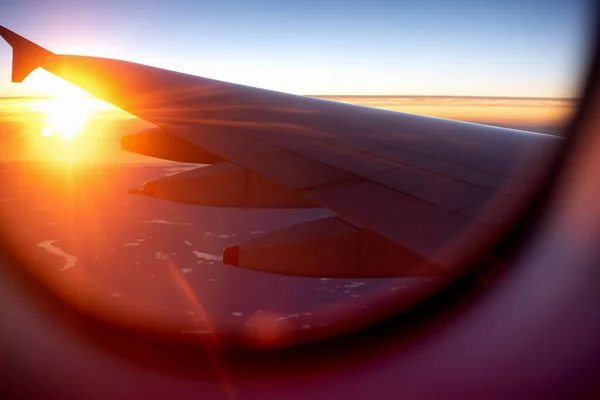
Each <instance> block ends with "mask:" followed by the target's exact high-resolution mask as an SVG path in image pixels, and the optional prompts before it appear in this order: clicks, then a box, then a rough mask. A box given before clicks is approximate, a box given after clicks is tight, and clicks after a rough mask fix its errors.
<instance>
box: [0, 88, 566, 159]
mask: <svg viewBox="0 0 600 400" xmlns="http://www.w3.org/2000/svg"><path fill="white" fill-rule="evenodd" d="M319 97H321V98H326V99H330V100H336V101H342V102H348V103H354V104H359V105H364V106H370V107H378V108H384V109H390V110H394V111H402V112H408V113H415V114H421V115H428V116H434V117H441V118H450V119H458V120H463V121H471V122H478V123H486V124H491V125H503V126H508V127H513V128H516V129H525V130H532V131H537V132H544V133H553V134H557V133H558V134H559V133H560V127H561V125H562V124H563V123H564V122H566V121H567V120H568V118H569V117H570V116H571V114H572V112H573V110H574V109H575V105H576V102H575V101H574V100H566V99H526V98H475V97H470V98H469V97H408V96H319ZM76 101H77V102H78V103H82V104H85V105H86V107H87V108H89V112H87V113H86V116H85V119H83V120H81V121H79V124H80V125H81V127H80V132H78V133H77V134H76V135H73V137H70V138H66V137H60V135H54V136H53V137H46V136H45V135H43V134H42V133H43V132H47V131H48V129H49V128H48V126H49V125H52V122H53V121H56V120H57V119H59V121H58V122H59V124H58V125H59V126H58V129H60V128H61V127H60V122H62V123H63V125H64V124H65V123H66V124H67V128H72V126H71V125H73V124H72V123H71V116H72V113H73V111H74V110H73V107H71V106H69V107H67V108H68V109H65V110H63V112H61V111H60V109H59V110H58V115H57V110H56V108H57V107H56V104H57V103H56V100H55V99H53V98H27V97H24V98H4V99H2V98H0V148H2V151H0V161H7V160H12V161H14V160H36V161H50V160H54V161H57V160H60V161H108V162H126V163H129V162H156V161H160V162H164V161H162V160H156V159H152V158H149V157H145V156H139V155H136V154H131V153H127V152H124V151H122V150H120V148H119V144H118V138H119V137H120V136H123V135H126V134H129V133H133V132H136V131H140V130H142V129H146V128H148V127H150V126H151V125H150V124H148V123H147V122H145V121H142V120H139V119H138V118H136V117H133V116H132V115H130V114H128V113H126V112H124V111H122V110H119V109H117V108H115V107H113V106H111V105H110V104H108V103H105V102H102V101H99V100H96V99H94V98H91V97H86V98H84V99H82V100H76ZM59 104H60V103H59ZM67 105H68V103H67ZM61 118H62V121H61V120H60V119H61ZM79 119H81V116H79ZM77 126H79V125H77ZM44 129H45V131H44ZM57 136H58V137H57Z"/></svg>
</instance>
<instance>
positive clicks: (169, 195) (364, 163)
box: [0, 27, 561, 277]
mask: <svg viewBox="0 0 600 400" xmlns="http://www.w3.org/2000/svg"><path fill="white" fill-rule="evenodd" d="M0 35H1V36H3V37H4V38H5V39H6V40H7V41H8V43H9V44H10V45H11V46H12V47H13V81H17V82H21V81H22V80H23V79H24V78H25V77H26V76H27V75H28V74H29V73H30V72H31V71H33V70H34V69H35V68H37V67H42V68H44V69H46V70H48V71H49V72H51V73H54V74H55V75H57V76H59V77H61V78H63V79H65V80H67V81H69V82H71V83H73V84H75V85H77V86H79V87H81V88H83V89H84V90H87V91H88V92H90V93H91V94H93V95H95V96H96V97H98V98H100V99H102V100H105V101H107V102H109V103H111V104H113V105H115V106H117V107H120V108H122V109H124V110H126V111H128V112H130V113H131V114H134V115H136V116H138V117H140V118H142V119H145V120H147V121H148V122H151V123H153V124H155V125H156V126H157V127H158V128H157V129H156V130H152V131H149V132H142V133H140V134H134V135H137V136H134V135H130V136H126V137H124V138H122V142H121V144H122V147H123V148H124V149H127V150H130V151H135V152H140V153H142V154H147V155H153V156H156V157H161V158H166V159H172V160H179V161H182V160H183V161H188V162H199V163H203V164H205V163H208V164H215V165H213V166H212V167H209V169H204V170H194V171H191V172H186V173H184V174H182V175H180V176H177V175H176V176H171V177H169V178H168V179H159V180H157V181H154V182H149V183H147V184H146V190H142V191H141V192H142V193H145V194H149V195H153V196H155V197H161V198H166V199H170V200H173V201H179V202H187V203H194V204H203V205H213V206H227V207H239V206H251V207H283V208H297V207H315V206H320V207H326V208H329V209H331V210H333V211H334V212H335V213H336V214H337V215H336V217H335V218H329V219H325V220H319V221H313V222H309V223H305V224H301V225H298V226H296V227H292V228H288V229H286V230H284V231H281V232H277V233H275V234H270V235H265V237H263V238H259V239H254V240H252V241H250V242H248V243H242V244H239V245H236V246H233V247H231V248H228V249H225V252H224V261H225V262H226V263H228V264H231V265H237V266H240V267H245V268H250V269H255V270H261V271H266V272H274V273H283V274H291V275H297V276H320V277H406V276H422V275H444V274H447V273H448V272H449V271H452V270H453V269H454V268H456V261H457V260H458V259H459V258H460V257H459V255H460V254H463V253H465V251H466V250H467V249H468V250H469V251H471V252H472V249H473V238H474V237H478V236H479V237H481V236H485V233H486V232H489V231H490V227H494V226H497V225H499V224H501V223H502V219H503V218H506V217H507V215H508V214H507V212H506V210H511V209H512V208H511V206H514V205H515V204H517V197H516V195H517V194H519V193H521V192H522V190H523V189H524V188H527V187H528V186H530V182H532V180H533V179H534V178H535V177H536V176H537V175H538V174H539V173H540V172H541V171H542V169H543V168H542V167H543V166H544V164H545V162H547V160H548V159H550V158H551V156H552V155H553V153H554V152H555V151H556V150H557V148H558V146H559V145H560V143H561V139H559V138H557V137H552V136H549V135H542V134H535V133H530V132H523V131H517V130H511V129H503V128H497V127H491V126H485V125H478V124H471V123H465V122H458V121H451V120H444V119H438V118H431V117H423V116H418V115H412V114H405V113H399V112H392V111H385V110H378V109H373V108H368V107H360V106H353V105H349V104H342V103H337V102H333V101H327V100H321V99H315V98H310V97H304V96H297V95H291V94H285V93H280V92H274V91H270V90H264V89H258V88H253V87H248V86H243V85H237V84H232V83H228V82H222V81H217V80H213V79H208V78H202V77H198V76H193V75H189V74H183V73H178V72H174V71H169V70H164V69H160V68H155V67H150V66H147V65H141V64H136V63H131V62H127V61H121V60H113V59H106V58H96V57H84V56H71V55H60V54H54V53H52V52H50V51H48V50H46V49H43V48H42V47H40V46H38V45H36V44H35V43H33V42H31V41H29V40H27V39H25V38H23V37H21V36H19V35H17V34H15V33H14V32H12V31H10V30H8V29H6V28H3V27H0ZM206 183H210V186H211V187H214V188H215V190H214V192H213V193H212V194H207V193H206V192H205V191H199V190H194V189H195V188H197V187H198V186H199V185H206ZM204 187H206V186H204ZM491 210H492V211H493V212H492V211H491ZM498 210H503V211H505V212H497V211H498ZM286 255H287V256H286ZM290 255H292V256H290Z"/></svg>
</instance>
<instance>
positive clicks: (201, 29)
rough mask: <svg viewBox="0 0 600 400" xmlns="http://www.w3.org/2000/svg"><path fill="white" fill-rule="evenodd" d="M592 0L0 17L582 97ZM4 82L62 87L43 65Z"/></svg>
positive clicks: (425, 1) (240, 71) (353, 76)
mask: <svg viewBox="0 0 600 400" xmlns="http://www.w3.org/2000/svg"><path fill="white" fill-rule="evenodd" d="M591 8H592V3H591V2H587V1H583V0H504V1H495V0H488V1H467V0H464V1H455V2H452V1H449V0H418V1H401V0H299V1H286V0H220V1H214V0H171V1H164V0H160V1H158V0H146V1H140V0H138V1H127V0H104V1H93V2H92V1H90V2H87V1H80V0H3V1H2V2H1V3H0V16H1V17H0V24H2V25H4V26H6V27H7V28H9V29H12V30H14V31H16V32H17V33H19V34H22V35H23V36H25V37H27V38H29V39H31V40H33V41H35V42H37V43H38V44H40V45H42V46H44V47H46V48H48V49H49V50H51V51H54V52H57V53H68V54H82V55H94V56H101V57H111V58H119V59H124V60H128V61H134V62H139V63H144V64H149V65H154V66H158V67H162V68H167V69H172V70H176V71H182V72H186V73H192V74H196V75H201V76H206V77H210V78H214V79H220V80H226V81H231V82H236V83H242V84H247V85H251V86H256V87H262V88H268V89H274V90H280V91H284V92H291V93H298V94H322V95H335V94H345V95H366V94H371V95H435V96H516V97H577V96H578V94H579V85H580V83H581V79H582V78H583V76H584V75H583V74H584V72H585V67H586V63H587V57H588V52H589V45H590V39H591V37H590V36H591V32H592V28H593V27H594V24H595V21H593V20H592V17H591V16H592V15H594V14H595V13H594V12H593V10H591ZM11 54H12V52H11V49H10V47H9V46H8V45H6V44H4V43H0V96H21V95H40V94H44V95H45V94H51V95H52V94H57V93H59V92H60V91H62V90H64V88H65V85H66V84H64V83H62V81H60V80H59V79H58V78H54V77H52V76H50V74H48V73H45V72H44V71H40V70H38V71H35V72H34V73H33V74H32V75H31V76H30V77H29V78H28V79H27V80H26V81H25V83H24V84H21V85H19V84H13V83H10V59H11Z"/></svg>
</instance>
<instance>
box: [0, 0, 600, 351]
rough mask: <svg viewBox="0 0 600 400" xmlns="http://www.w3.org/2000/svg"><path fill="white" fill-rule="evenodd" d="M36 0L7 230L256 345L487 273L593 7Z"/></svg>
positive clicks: (8, 239) (20, 65)
mask: <svg viewBox="0 0 600 400" xmlns="http://www.w3.org/2000/svg"><path fill="white" fill-rule="evenodd" d="M34 3H39V4H38V6H39V7H40V9H41V10H46V8H47V7H48V4H51V3H53V2H42V1H39V2H36V1H34V2H29V3H26V4H25V3H24V4H19V5H17V6H15V7H14V9H11V10H10V12H8V14H7V15H6V17H7V18H5V19H3V23H4V24H5V25H6V28H0V33H1V34H2V36H3V37H4V39H6V41H7V42H8V44H7V45H4V44H3V45H1V47H0V65H1V67H0V95H1V96H2V98H0V110H1V113H0V218H1V221H2V224H1V228H0V229H1V234H2V237H1V240H2V244H1V245H2V251H6V252H10V253H11V254H13V255H14V256H15V257H16V258H17V259H18V260H19V261H20V263H21V264H22V266H23V268H26V269H27V270H28V272H29V273H30V274H31V275H32V276H35V277H36V278H37V279H39V280H40V281H41V282H43V283H44V284H45V285H47V286H48V287H50V288H51V289H52V290H53V291H54V292H55V293H56V294H57V295H58V296H60V297H61V298H63V299H65V300H67V301H69V302H70V303H71V304H73V305H74V306H75V307H77V308H80V309H82V310H84V311H86V312H89V313H91V314H92V315H95V316H98V317H100V318H102V319H104V320H107V321H109V322H111V323H115V324H118V325H120V326H126V327H136V328H143V329H146V330H148V331H152V332H168V333H170V334H174V335H176V336H177V337H178V338H180V339H181V340H184V341H190V342H194V341H198V340H202V341H209V342H211V341H212V342H214V343H215V344H219V345H225V346H242V347H259V348H272V347H281V346H288V345H293V344H297V343H303V342H308V341H315V340H319V339H322V338H325V337H331V336H333V335H336V334H340V333H343V332H346V331H348V330H352V329H356V328H359V327H361V326H364V325H365V324H368V323H370V322H374V321H377V320H378V319H380V318H382V317H384V316H386V315H389V314H390V313H394V312H400V311H402V310H406V309H408V308H410V307H412V306H414V305H415V304H417V303H419V302H420V301H422V300H424V299H426V298H428V297H429V296H431V295H432V294H434V293H436V292H437V291H439V290H440V289H441V288H442V287H444V286H445V285H447V284H448V283H449V282H451V281H452V280H454V279H455V278H456V277H457V276H459V275H460V274H462V273H464V272H465V271H466V270H467V269H468V268H470V267H471V266H473V265H477V264H478V265H481V270H480V272H479V276H480V278H481V280H482V282H485V283H486V284H493V281H494V276H495V273H496V270H495V269H497V268H500V267H499V266H500V265H502V262H501V260H496V259H495V258H494V256H493V255H490V254H489V249H490V248H491V246H492V245H493V243H494V241H495V240H497V239H498V238H499V237H500V236H501V235H502V233H503V232H505V230H506V229H507V227H508V225H509V224H510V223H511V222H513V221H514V220H515V218H516V217H517V216H518V213H519V212H520V211H521V210H522V207H524V206H525V205H526V204H527V199H528V198H529V196H531V195H532V194H533V193H534V192H535V191H536V189H537V188H538V185H539V183H540V181H541V179H542V178H543V176H544V172H545V171H546V167H547V166H548V165H550V164H551V163H552V161H553V160H554V157H555V156H556V154H558V152H559V151H560V149H561V148H562V145H563V142H564V129H565V127H566V126H567V125H568V123H569V121H570V120H571V117H572V116H573V114H574V111H575V110H576V107H577V104H578V99H579V97H580V95H581V94H580V92H581V86H582V84H583V83H584V82H585V78H586V72H587V71H586V67H587V63H588V57H589V56H590V54H589V51H590V47H591V44H592V43H591V32H592V27H593V24H594V23H595V21H593V20H592V17H591V15H593V13H592V12H590V8H591V7H592V5H591V4H588V3H587V2H584V1H572V0H565V1H562V0H561V1H553V2H545V1H534V0H530V1H524V0H520V1H505V2H470V1H456V2H446V1H433V0H432V1H407V2H390V1H384V0H382V1H378V0H365V1H362V0H357V1H352V2H338V1H333V0H332V1H323V0H320V1H312V0H311V1H301V2H281V3H280V2H271V1H234V0H232V1H224V2H218V3H215V4H212V3H211V7H210V10H209V11H210V12H208V11H207V10H206V9H203V7H205V6H206V4H204V3H202V2H198V4H194V5H192V4H188V5H187V6H188V7H190V8H191V9H193V10H189V11H186V12H185V13H182V12H181V10H179V9H177V7H173V5H172V2H171V3H164V4H163V3H161V2H154V1H150V2H147V4H146V5H145V6H144V8H142V9H141V10H140V9H139V8H138V7H136V8H135V10H134V9H132V8H131V7H129V6H127V5H126V3H123V5H121V4H120V3H119V4H116V3H115V4H113V5H112V6H111V7H105V6H103V5H100V4H89V5H87V6H85V7H84V6H81V7H78V8H71V7H68V8H67V9H62V8H61V7H65V5H67V3H69V2H66V3H65V2H61V3H60V4H61V5H60V6H56V7H55V6H52V7H55V8H53V9H52V11H51V12H52V14H56V15H68V19H67V20H65V21H63V20H58V19H56V20H54V19H48V20H45V22H44V23H41V22H40V19H39V18H40V17H39V15H38V14H36V13H34V12H31V10H30V9H29V7H32V5H31V4H34ZM38 12H41V11H38ZM25 14H27V15H30V16H29V17H23V15H25ZM115 15H120V16H126V15H130V16H131V18H130V19H124V18H115ZM3 16H5V15H3ZM126 21H127V22H126ZM131 21H134V23H133V24H132V23H131ZM35 46H41V48H43V49H41V50H40V48H39V47H35ZM11 47H12V49H11ZM44 49H45V50H44ZM62 54H70V55H71V56H63V55H62ZM92 57H100V58H92ZM113 59H116V60H125V61H126V62H122V61H114V60H113ZM173 71H175V72H173ZM25 77H26V79H25ZM198 77H202V78H198ZM11 80H12V81H20V80H24V82H22V83H18V82H11ZM243 85H245V86H243ZM273 91H274V92H273ZM284 93H291V95H288V94H284ZM297 95H302V96H297Z"/></svg>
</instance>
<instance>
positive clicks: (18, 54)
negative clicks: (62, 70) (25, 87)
mask: <svg viewBox="0 0 600 400" xmlns="http://www.w3.org/2000/svg"><path fill="white" fill-rule="evenodd" d="M0 36H2V37H3V38H4V40H6V41H7V42H8V44H10V45H11V46H12V48H13V59H12V81H13V82H23V80H24V79H25V78H26V77H27V76H28V75H29V74H30V73H31V72H32V71H33V70H35V69H36V68H37V67H39V66H40V65H41V63H42V61H43V60H44V58H46V57H48V56H50V55H53V54H54V53H52V52H50V51H48V50H46V49H44V48H43V47H41V46H38V45H37V44H35V43H33V42H31V41H29V40H27V39H25V38H24V37H22V36H20V35H17V34H16V33H14V32H13V31H11V30H10V29H7V28H5V27H3V26H0Z"/></svg>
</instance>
